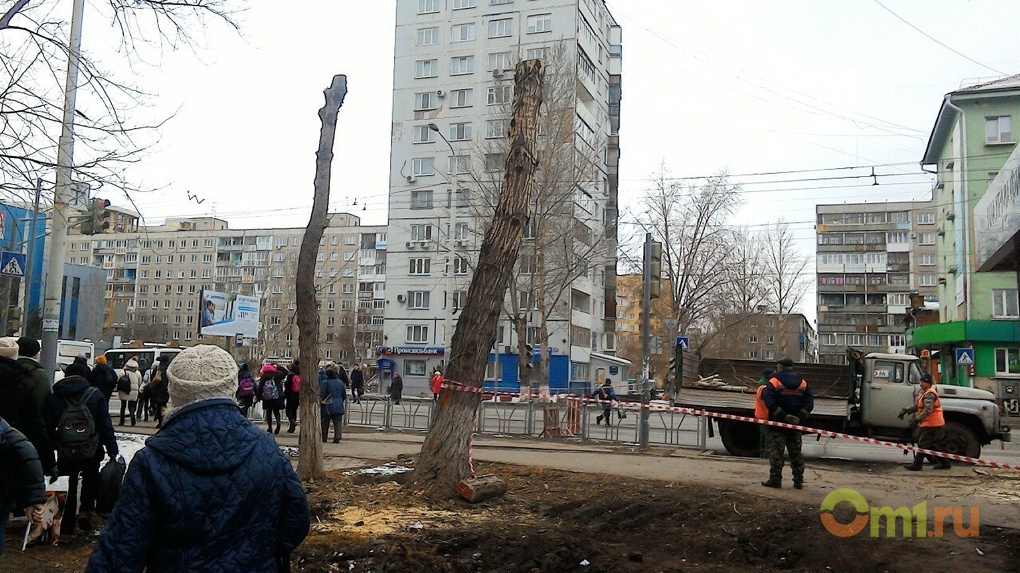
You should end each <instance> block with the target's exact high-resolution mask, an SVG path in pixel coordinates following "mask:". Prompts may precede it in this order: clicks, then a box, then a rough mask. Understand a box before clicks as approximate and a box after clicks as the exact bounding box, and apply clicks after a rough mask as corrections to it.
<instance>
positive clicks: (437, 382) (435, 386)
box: [429, 372, 443, 394]
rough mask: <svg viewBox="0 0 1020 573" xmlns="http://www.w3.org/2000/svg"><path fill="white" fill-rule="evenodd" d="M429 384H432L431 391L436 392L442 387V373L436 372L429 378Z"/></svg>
mask: <svg viewBox="0 0 1020 573" xmlns="http://www.w3.org/2000/svg"><path fill="white" fill-rule="evenodd" d="M429 385H431V386H432V393H433V394H438V393H439V392H440V391H441V390H442V389H443V375H442V374H440V373H438V372H436V373H435V374H433V375H432V378H430V379H429Z"/></svg>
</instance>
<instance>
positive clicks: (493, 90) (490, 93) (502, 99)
mask: <svg viewBox="0 0 1020 573" xmlns="http://www.w3.org/2000/svg"><path fill="white" fill-rule="evenodd" d="M513 97H514V87H513V86H512V85H509V84H504V85H498V86H492V87H490V88H489V89H488V90H487V92H486V98H485V100H486V103H488V104H489V105H499V104H504V103H510V101H511V100H512V99H513Z"/></svg>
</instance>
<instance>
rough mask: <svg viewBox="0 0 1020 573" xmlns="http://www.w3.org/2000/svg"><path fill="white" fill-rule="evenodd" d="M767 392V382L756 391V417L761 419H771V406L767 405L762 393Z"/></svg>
mask: <svg viewBox="0 0 1020 573" xmlns="http://www.w3.org/2000/svg"><path fill="white" fill-rule="evenodd" d="M764 392H765V384H762V385H760V386H758V391H757V392H755V393H754V417H755V418H758V419H759V420H768V419H769V407H768V406H766V405H765V398H763V397H762V394H763V393H764Z"/></svg>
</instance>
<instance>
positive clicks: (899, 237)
mask: <svg viewBox="0 0 1020 573" xmlns="http://www.w3.org/2000/svg"><path fill="white" fill-rule="evenodd" d="M885 242H886V243H889V244H897V243H906V242H908V240H907V232H906V231H890V232H888V233H886V234H885Z"/></svg>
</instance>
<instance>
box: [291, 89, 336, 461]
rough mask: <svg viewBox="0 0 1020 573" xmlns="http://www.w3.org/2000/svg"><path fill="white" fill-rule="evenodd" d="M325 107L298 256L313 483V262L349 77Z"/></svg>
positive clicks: (302, 435) (306, 453) (302, 438)
mask: <svg viewBox="0 0 1020 573" xmlns="http://www.w3.org/2000/svg"><path fill="white" fill-rule="evenodd" d="M324 93H325V95H326V104H325V105H324V106H322V108H321V109H319V120H320V121H321V122H322V128H321V129H320V130H319V149H318V151H316V152H315V180H314V181H315V197H314V199H313V200H312V215H311V217H310V218H309V219H308V226H307V227H305V234H304V237H303V238H302V239H301V250H300V251H299V252H298V268H297V277H296V279H295V281H294V286H295V290H296V291H297V323H298V351H299V356H300V359H301V368H302V371H303V372H304V376H302V378H301V394H300V396H301V400H300V408H301V410H300V412H301V428H300V430H299V433H298V453H299V456H300V457H299V458H298V469H297V472H298V476H299V477H300V478H301V479H303V480H307V479H315V478H320V477H322V476H323V470H322V442H321V441H320V433H319V432H320V427H319V424H320V420H319V381H318V380H317V378H316V376H315V372H316V371H317V370H318V367H319V312H318V304H317V301H316V297H315V258H316V255H318V253H319V241H320V240H321V239H322V233H323V232H324V231H325V229H326V215H327V211H328V210H329V182H330V169H331V166H332V164H333V140H334V139H335V138H336V118H337V115H338V114H339V113H340V106H342V105H343V104H344V97H346V96H347V76H345V75H343V74H337V75H335V76H333V82H332V83H331V84H330V85H329V87H328V88H326V90H325V92H324Z"/></svg>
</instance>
